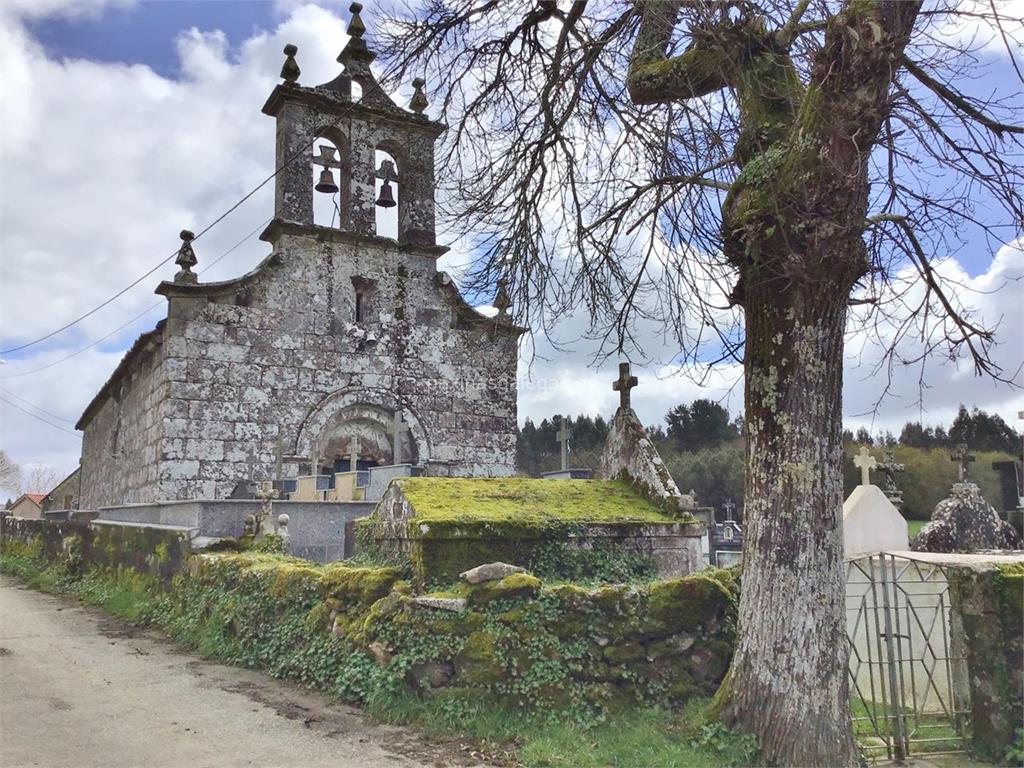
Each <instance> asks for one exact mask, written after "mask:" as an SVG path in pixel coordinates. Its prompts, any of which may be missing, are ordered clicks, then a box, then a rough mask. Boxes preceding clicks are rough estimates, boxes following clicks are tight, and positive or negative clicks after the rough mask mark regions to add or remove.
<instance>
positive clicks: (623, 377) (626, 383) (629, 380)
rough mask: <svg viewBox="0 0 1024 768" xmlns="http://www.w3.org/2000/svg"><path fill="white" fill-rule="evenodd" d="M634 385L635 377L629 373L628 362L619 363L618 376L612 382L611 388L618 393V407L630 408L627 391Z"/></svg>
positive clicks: (635, 382)
mask: <svg viewBox="0 0 1024 768" xmlns="http://www.w3.org/2000/svg"><path fill="white" fill-rule="evenodd" d="M635 386H637V378H636V376H630V375H629V363H619V378H618V379H616V380H615V381H613V382H612V390H613V391H615V392H618V393H619V408H623V409H628V408H632V405H630V396H629V391H630V390H631V389H632V388H633V387H635Z"/></svg>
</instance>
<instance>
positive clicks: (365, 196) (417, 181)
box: [263, 3, 445, 249]
mask: <svg viewBox="0 0 1024 768" xmlns="http://www.w3.org/2000/svg"><path fill="white" fill-rule="evenodd" d="M349 10H350V11H351V13H352V17H351V20H350V21H349V26H348V34H349V39H348V42H347V43H346V45H345V47H344V49H343V50H342V52H341V53H340V54H339V56H338V61H339V62H340V63H341V65H342V71H341V73H340V74H339V75H338V76H337V77H336V78H334V79H333V80H331V81H330V82H328V83H324V84H323V85H317V86H313V87H307V86H303V85H299V77H300V75H301V70H300V69H299V66H298V63H297V61H296V54H297V53H298V49H297V48H296V47H295V46H294V45H290V44H289V45H287V46H285V49H284V53H285V56H286V59H285V63H284V66H283V67H282V69H281V77H282V79H283V80H284V82H282V83H281V84H279V85H277V86H276V87H275V88H274V90H273V92H271V94H270V97H269V98H268V99H267V102H266V103H265V104H264V105H263V112H264V114H267V115H271V116H272V117H275V118H276V119H277V158H276V167H277V168H278V169H279V172H278V174H277V177H276V179H275V181H276V187H275V196H274V222H273V223H272V224H271V226H270V227H269V228H268V231H267V233H266V234H265V238H266V239H269V240H271V241H274V240H276V235H275V231H277V232H280V231H282V230H294V229H299V230H303V231H305V230H307V229H308V230H309V231H311V232H312V231H317V232H322V230H324V229H331V230H337V231H338V232H339V233H345V234H347V235H350V236H354V237H357V238H375V237H383V236H385V235H383V234H382V233H381V232H380V231H378V226H377V221H378V217H377V209H378V208H397V219H398V227H397V238H395V239H397V241H398V243H399V244H400V245H407V246H420V247H426V248H428V249H432V248H433V247H434V246H435V245H436V243H435V231H434V142H435V141H436V140H437V138H438V136H440V135H441V134H442V133H443V132H444V130H445V126H444V125H443V124H441V123H438V122H434V121H431V120H430V119H429V118H428V117H427V116H426V115H424V114H423V112H424V110H425V109H426V107H427V99H426V96H425V95H424V93H423V85H424V82H423V80H421V79H419V78H417V79H415V80H413V83H412V84H413V87H414V89H415V90H414V93H413V96H412V99H411V100H410V102H409V107H410V108H409V109H408V110H406V109H403V108H401V107H399V106H398V105H397V104H395V103H394V101H392V100H391V98H390V97H389V96H388V95H387V93H385V92H384V90H383V89H382V88H381V86H380V84H379V83H378V82H377V79H376V78H375V77H374V75H373V72H372V71H371V69H370V64H371V63H372V62H373V60H374V57H375V56H374V53H373V51H371V50H370V49H369V47H368V46H367V44H366V41H365V40H364V39H363V35H364V34H365V32H366V27H365V26H364V25H363V21H362V19H361V18H360V16H359V13H360V11H361V10H362V5H360V4H359V3H353V4H352V5H351V6H350V8H349ZM379 158H383V159H380V160H379ZM314 167H315V169H316V171H317V173H316V174H315V175H314ZM314 195H330V196H331V203H332V207H333V210H334V215H333V216H332V218H331V219H330V221H331V224H330V225H329V226H327V225H325V224H322V223H315V222H314ZM392 234H393V233H392Z"/></svg>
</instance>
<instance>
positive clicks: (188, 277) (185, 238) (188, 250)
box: [174, 229, 199, 283]
mask: <svg viewBox="0 0 1024 768" xmlns="http://www.w3.org/2000/svg"><path fill="white" fill-rule="evenodd" d="M179 237H181V248H179V249H178V256H177V258H176V259H175V260H174V263H175V264H177V265H178V266H179V267H181V269H180V270H178V274H176V275H175V276H174V282H176V283H195V282H196V281H197V280H198V278H197V277H196V275H195V273H194V272H193V271H192V267H194V266H195V265H196V264H198V263H199V259H197V258H196V252H195V251H193V250H192V241H193V240H195V238H196V236H195V235H194V234H192V233H191V232H189V231H188V230H187V229H183V230H181V234H180V235H179Z"/></svg>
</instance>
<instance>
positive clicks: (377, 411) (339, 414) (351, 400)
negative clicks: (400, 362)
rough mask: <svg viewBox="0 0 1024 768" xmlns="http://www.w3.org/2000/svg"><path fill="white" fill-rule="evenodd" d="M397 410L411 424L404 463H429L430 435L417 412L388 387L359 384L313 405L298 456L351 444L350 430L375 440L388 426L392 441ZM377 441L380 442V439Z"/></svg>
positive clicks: (297, 441)
mask: <svg viewBox="0 0 1024 768" xmlns="http://www.w3.org/2000/svg"><path fill="white" fill-rule="evenodd" d="M395 413H399V414H401V416H402V420H403V421H404V422H405V424H406V425H407V426H408V428H409V431H408V432H407V433H406V436H405V438H404V439H405V440H406V443H405V452H404V456H403V462H402V463H410V460H411V461H412V462H413V463H416V464H425V463H427V462H428V461H430V457H431V445H430V439H429V437H428V433H427V430H426V427H425V426H424V425H423V422H422V421H421V420H420V417H419V416H418V415H417V414H416V412H415V411H414V410H413V409H412V408H410V407H409V405H408V404H407V403H404V402H402V401H400V400H398V398H396V397H395V396H394V395H393V394H392V393H391V392H389V391H387V390H384V389H363V388H356V387H351V388H348V389H343V390H338V391H337V392H333V393H331V394H329V395H327V396H326V397H324V398H323V399H322V400H321V401H320V402H319V403H317V404H316V405H315V406H314V407H313V409H312V410H311V411H310V412H309V413H308V414H307V415H306V418H305V419H304V420H303V422H302V425H301V426H300V427H299V433H298V435H297V436H296V439H295V450H294V453H295V455H296V456H312V455H313V454H316V455H318V456H323V453H322V451H323V450H325V449H330V448H331V446H344V445H345V444H347V443H346V440H347V431H349V430H350V431H354V432H355V433H356V434H361V435H364V436H366V437H369V438H371V442H372V438H374V437H377V438H379V434H380V430H381V429H386V435H387V439H388V440H389V441H390V440H391V439H392V435H393V432H392V421H391V420H392V418H393V416H394V414H395ZM385 422H386V423H385ZM349 425H351V426H349ZM367 430H369V432H370V433H371V434H368V433H367ZM376 442H378V443H379V439H378V440H377V441H376ZM342 449H343V448H342ZM377 450H379V448H377Z"/></svg>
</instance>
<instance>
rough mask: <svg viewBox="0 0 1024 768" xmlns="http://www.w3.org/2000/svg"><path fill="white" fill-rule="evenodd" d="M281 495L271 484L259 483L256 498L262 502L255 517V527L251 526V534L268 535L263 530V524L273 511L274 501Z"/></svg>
mask: <svg viewBox="0 0 1024 768" xmlns="http://www.w3.org/2000/svg"><path fill="white" fill-rule="evenodd" d="M280 495H281V494H280V493H278V490H277V488H275V487H274V484H273V483H270V482H266V483H260V487H259V488H257V489H256V498H257V499H259V500H260V502H262V503H261V504H260V511H259V514H258V515H257V516H256V521H255V525H254V526H253V533H254V534H255V535H256V536H259V535H260V534H261V533H268V531H267V530H265V526H264V523H265V522H266V521H267V520H269V519H270V516H271V515H272V514H273V511H274V499H276V498H277V497H278V496H280Z"/></svg>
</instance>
